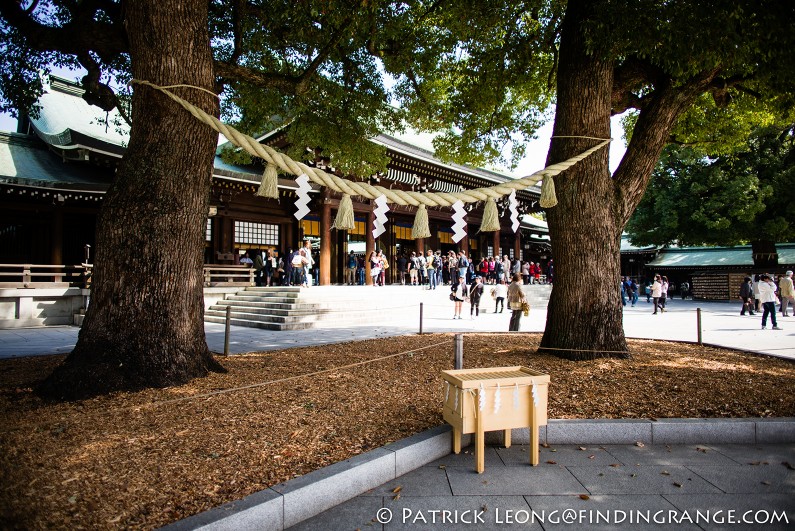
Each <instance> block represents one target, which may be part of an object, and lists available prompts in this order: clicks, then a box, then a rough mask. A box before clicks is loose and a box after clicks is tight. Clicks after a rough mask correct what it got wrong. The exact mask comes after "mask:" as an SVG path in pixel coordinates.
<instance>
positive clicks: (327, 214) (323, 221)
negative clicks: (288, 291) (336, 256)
mask: <svg viewBox="0 0 795 531" xmlns="http://www.w3.org/2000/svg"><path fill="white" fill-rule="evenodd" d="M331 244H332V243H331V203H329V198H328V188H324V189H323V207H322V208H321V211H320V285H321V286H328V285H329V284H331Z"/></svg>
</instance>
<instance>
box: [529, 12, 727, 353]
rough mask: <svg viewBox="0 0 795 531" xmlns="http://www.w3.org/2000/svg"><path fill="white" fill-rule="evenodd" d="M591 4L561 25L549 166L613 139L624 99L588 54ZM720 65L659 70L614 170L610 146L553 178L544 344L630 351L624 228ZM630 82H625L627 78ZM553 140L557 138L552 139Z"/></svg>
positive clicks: (603, 63)
mask: <svg viewBox="0 0 795 531" xmlns="http://www.w3.org/2000/svg"><path fill="white" fill-rule="evenodd" d="M593 8H594V7H593V5H592V4H590V3H589V2H587V1H585V0H573V1H570V2H569V3H568V7H567V9H566V15H565V17H564V21H563V26H562V28H561V32H562V33H561V44H560V61H559V67H558V82H557V107H556V113H555V125H554V129H553V138H552V143H551V146H550V151H549V155H548V156H547V164H552V163H555V162H560V161H562V160H565V159H567V158H569V157H572V156H574V155H576V154H578V153H581V152H582V151H585V150H586V149H587V148H589V147H592V146H593V145H594V143H596V142H598V140H591V139H584V138H565V137H567V136H588V137H594V138H609V137H610V116H611V108H612V109H614V108H615V107H616V105H619V106H620V104H621V102H624V101H626V100H627V98H626V92H627V90H626V86H624V87H621V86H620V85H626V84H625V83H622V82H621V81H620V80H614V72H615V65H614V62H613V61H612V60H609V59H605V57H607V55H608V54H607V53H604V54H603V53H601V51H600V50H595V51H593V50H588V48H587V46H586V42H585V39H584V38H583V33H582V24H583V22H584V21H586V20H588V18H589V16H591V14H590V13H589V10H590V9H593ZM717 73H718V69H715V70H713V71H708V72H703V73H701V74H699V75H697V76H694V77H693V78H692V79H689V80H687V81H686V82H680V83H672V82H671V81H670V80H668V79H666V78H665V77H664V76H662V75H661V74H660V73H657V79H655V80H654V81H655V83H654V91H653V93H651V94H650V95H649V96H648V97H647V98H646V101H645V102H644V105H643V107H642V108H641V110H640V113H639V115H638V120H637V123H636V125H635V128H634V130H633V135H632V140H631V142H630V144H629V145H628V146H627V151H626V153H625V154H624V158H623V159H622V161H621V163H620V164H619V166H618V168H617V169H616V172H615V174H614V175H612V176H611V175H610V170H609V165H608V150H607V149H605V150H604V151H601V152H598V153H595V154H594V155H591V156H590V157H588V158H587V159H585V160H584V161H582V162H579V163H577V164H576V165H575V166H573V167H572V168H571V169H569V170H567V171H566V172H564V173H562V174H561V175H559V176H558V177H556V178H555V187H556V190H557V197H558V205H557V206H556V207H554V208H551V209H549V210H548V211H547V220H548V222H549V232H550V236H551V238H552V242H553V245H554V249H553V252H554V256H555V284H554V286H553V289H552V295H551V299H550V302H549V307H548V313H547V324H546V328H545V330H544V336H543V338H542V340H541V350H545V351H547V352H550V353H551V354H555V355H557V356H560V357H564V358H568V359H572V360H588V359H595V358H598V357H627V356H628V351H627V343H626V338H625V336H624V328H623V321H622V318H623V311H622V306H621V293H620V286H619V282H620V278H621V269H620V267H621V264H620V256H621V255H620V239H621V232H622V231H623V229H624V226H625V225H626V222H627V221H628V220H629V217H630V216H631V215H632V212H633V211H634V210H635V208H636V207H637V205H638V203H639V202H640V200H641V198H642V197H643V192H644V191H645V190H646V186H647V185H648V182H649V179H650V178H651V174H652V170H653V169H654V165H655V164H656V163H657V160H658V159H659V157H660V153H661V152H662V149H663V147H664V146H665V144H666V143H667V141H668V138H669V137H670V132H671V130H672V129H673V127H674V125H675V124H676V120H677V118H678V117H679V116H680V115H681V113H682V112H683V111H684V110H685V109H686V108H687V107H688V106H689V105H690V104H691V103H692V102H693V101H694V100H695V98H696V97H697V96H698V95H699V94H701V93H702V92H704V91H705V90H706V89H707V88H708V87H709V85H710V83H711V82H712V80H713V79H714V78H715V76H716V75H717ZM630 85H631V84H630ZM556 137H557V138H556Z"/></svg>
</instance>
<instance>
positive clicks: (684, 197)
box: [626, 124, 795, 245]
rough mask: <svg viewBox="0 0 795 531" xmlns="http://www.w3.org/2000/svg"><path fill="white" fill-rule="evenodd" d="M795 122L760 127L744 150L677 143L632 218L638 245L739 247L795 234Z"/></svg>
mask: <svg viewBox="0 0 795 531" xmlns="http://www.w3.org/2000/svg"><path fill="white" fill-rule="evenodd" d="M794 133H795V125H793V124H788V125H786V126H784V127H774V126H768V127H764V128H760V129H757V130H755V131H754V133H753V135H752V136H751V137H750V138H749V139H748V140H747V141H746V143H745V145H744V146H743V147H742V148H741V149H737V150H736V151H734V152H732V153H728V154H722V155H716V156H712V157H710V156H705V155H704V154H703V153H702V152H701V150H699V149H696V148H694V147H690V146H679V145H670V146H668V147H666V148H665V150H664V151H663V156H662V157H661V159H660V162H659V164H658V165H657V167H656V168H655V171H654V176H653V177H652V181H651V184H650V186H649V188H648V189H647V190H646V194H645V195H644V196H643V199H642V200H641V202H640V204H639V205H638V208H637V210H636V211H635V214H634V215H633V217H632V219H630V221H629V223H628V224H627V228H626V231H627V233H628V234H629V236H630V241H632V243H634V244H636V245H668V244H678V245H740V244H746V243H748V242H751V241H757V240H769V241H773V242H788V241H793V239H795V222H793V218H792V205H793V204H795V135H794Z"/></svg>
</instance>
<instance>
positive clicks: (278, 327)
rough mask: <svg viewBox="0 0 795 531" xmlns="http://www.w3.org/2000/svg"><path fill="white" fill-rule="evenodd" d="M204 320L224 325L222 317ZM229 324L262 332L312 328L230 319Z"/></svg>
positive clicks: (304, 325)
mask: <svg viewBox="0 0 795 531" xmlns="http://www.w3.org/2000/svg"><path fill="white" fill-rule="evenodd" d="M204 320H205V321H206V322H208V323H219V324H224V323H226V319H225V318H223V317H215V316H212V315H209V316H208V315H205V317H204ZM230 324H232V325H235V326H246V327H248V328H261V329H263V330H305V329H307V328H312V324H313V323H268V322H262V321H251V320H248V319H230Z"/></svg>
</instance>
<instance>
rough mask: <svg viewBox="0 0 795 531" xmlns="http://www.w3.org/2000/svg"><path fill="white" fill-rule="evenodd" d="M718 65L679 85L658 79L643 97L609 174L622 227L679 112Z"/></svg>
mask: <svg viewBox="0 0 795 531" xmlns="http://www.w3.org/2000/svg"><path fill="white" fill-rule="evenodd" d="M719 72H720V68H714V69H712V70H708V71H704V72H701V73H700V74H698V75H696V76H693V77H692V78H690V79H689V80H688V81H686V82H685V83H683V84H676V83H674V81H673V80H671V79H670V78H669V79H666V80H664V81H663V82H658V83H657V84H656V85H655V88H654V90H653V91H652V92H651V93H650V94H649V95H648V96H647V97H646V98H644V99H646V100H647V102H646V103H645V104H644V105H643V107H642V108H641V110H640V114H639V115H638V121H637V122H636V124H635V129H634V131H633V134H632V140H630V142H629V145H628V146H627V151H626V153H625V154H624V158H622V159H621V163H620V164H619V165H618V168H617V169H616V171H615V173H614V174H613V185H614V190H615V203H614V212H615V214H616V222H617V223H618V224H619V226H622V227H623V226H624V225H625V224H626V222H627V221H628V220H629V217H630V216H631V215H632V212H633V211H634V210H635V207H637V205H638V203H640V200H641V198H642V197H643V193H644V191H645V190H646V187H647V185H648V183H649V180H650V179H651V175H652V171H653V170H654V166H655V164H656V163H657V160H659V157H660V153H661V152H662V150H663V148H664V147H665V145H666V144H667V143H668V142H669V141H670V136H671V131H672V130H673V127H674V125H675V124H676V121H677V120H678V119H679V116H680V115H681V114H682V112H684V111H685V109H687V108H688V107H689V106H690V105H691V104H692V103H693V101H695V99H696V98H697V97H698V96H699V95H700V94H702V93H704V92H705V91H707V90H708V89H709V87H710V84H711V83H712V82H713V81H714V80H715V78H716V76H717V75H718V73H719Z"/></svg>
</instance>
